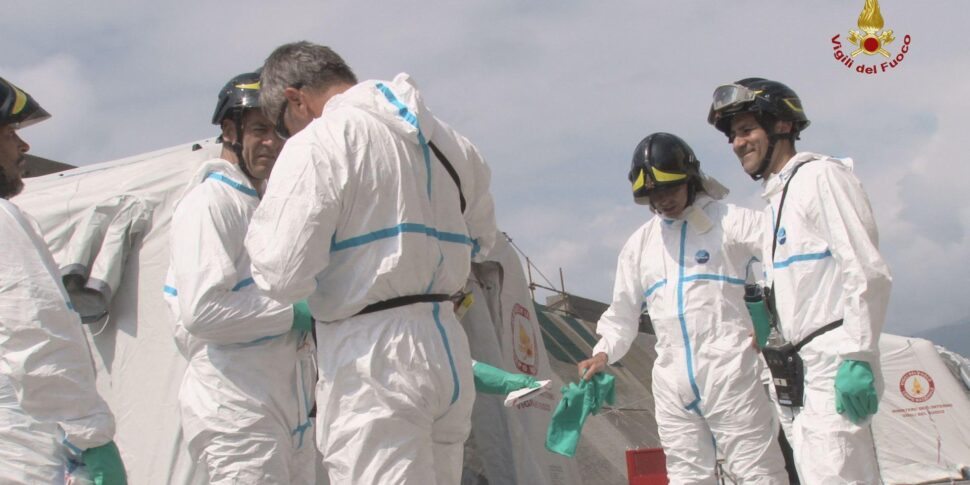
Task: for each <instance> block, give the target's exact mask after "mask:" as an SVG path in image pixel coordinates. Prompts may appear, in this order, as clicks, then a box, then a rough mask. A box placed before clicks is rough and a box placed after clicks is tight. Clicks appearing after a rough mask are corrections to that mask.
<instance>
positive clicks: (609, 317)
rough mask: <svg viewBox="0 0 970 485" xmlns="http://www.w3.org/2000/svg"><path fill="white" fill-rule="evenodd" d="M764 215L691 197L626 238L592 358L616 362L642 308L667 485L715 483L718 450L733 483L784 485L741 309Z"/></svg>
mask: <svg viewBox="0 0 970 485" xmlns="http://www.w3.org/2000/svg"><path fill="white" fill-rule="evenodd" d="M764 228H765V225H764V218H763V217H762V215H761V214H760V213H758V212H756V211H752V210H748V209H744V208H740V207H736V206H733V205H730V204H724V203H721V202H718V201H714V200H712V199H711V198H710V197H708V196H706V195H703V194H699V195H698V196H697V198H696V200H695V202H694V204H693V205H691V206H688V207H687V209H685V211H684V214H683V216H682V218H681V219H665V218H663V217H659V216H658V217H654V218H652V219H651V220H649V221H648V222H647V223H646V224H644V225H643V226H641V227H640V229H638V230H637V231H636V232H635V233H633V235H632V236H631V237H630V239H629V240H627V242H626V244H625V245H624V246H623V250H622V251H621V252H620V257H619V259H618V262H617V268H616V282H615V286H614V289H613V302H612V303H611V304H610V307H609V309H607V310H606V312H605V313H604V314H603V316H602V317H600V320H599V322H598V323H597V327H596V332H597V333H598V334H599V335H600V336H601V339H600V341H599V342H598V343H597V344H596V346H595V347H594V349H593V355H596V354H597V353H599V352H605V353H606V354H607V356H608V357H609V362H610V363H615V362H617V361H619V360H620V359H621V358H622V357H623V356H624V355H625V354H626V353H627V351H628V350H629V349H630V345H632V343H633V340H634V338H636V335H637V330H638V326H639V317H640V313H641V310H642V309H643V307H644V306H645V307H646V308H647V310H648V311H649V313H650V318H651V320H652V322H653V328H654V330H655V332H656V334H657V344H656V351H657V360H656V361H655V362H654V367H653V384H652V388H653V397H654V402H655V403H656V418H657V425H658V427H659V433H660V441H661V444H662V445H663V448H664V452H665V453H666V455H667V475H668V478H669V479H670V483H671V484H687V483H714V480H715V478H714V477H715V475H714V470H715V465H716V460H717V458H718V457H717V450H722V451H723V453H724V455H725V456H724V458H725V459H726V462H727V471H728V472H729V473H730V474H731V475H732V476H734V477H736V478H737V479H739V480H740V482H739V483H746V484H750V483H758V484H769V483H770V484H777V483H788V478H787V475H786V473H785V469H784V460H783V458H782V455H781V451H780V449H779V447H778V443H777V440H776V439H775V438H776V429H777V428H776V426H777V425H776V424H775V423H774V420H773V419H774V416H773V414H774V412H773V409H772V406H771V401H770V400H769V397H768V394H767V393H766V392H765V389H764V387H763V386H762V383H761V379H760V369H761V362H760V360H761V359H760V355H759V353H758V351H757V350H755V349H754V348H753V347H752V346H751V334H752V324H751V317H750V316H749V314H748V313H747V309H746V307H745V305H744V284H745V281H746V279H747V273H748V269H749V266H750V263H751V262H752V260H754V259H760V256H761V241H762V238H763V236H762V234H763V232H764Z"/></svg>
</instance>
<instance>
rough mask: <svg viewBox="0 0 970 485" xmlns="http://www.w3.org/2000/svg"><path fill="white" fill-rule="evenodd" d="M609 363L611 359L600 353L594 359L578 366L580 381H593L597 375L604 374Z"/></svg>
mask: <svg viewBox="0 0 970 485" xmlns="http://www.w3.org/2000/svg"><path fill="white" fill-rule="evenodd" d="M608 361H609V358H608V357H607V356H606V353H605V352H600V353H598V354H596V355H594V356H593V357H592V358H589V359H586V360H584V361H582V362H580V363H579V364H577V367H578V368H579V378H580V380H586V381H588V380H590V379H592V378H593V376H594V375H596V373H598V372H603V369H605V368H606V364H607V363H608Z"/></svg>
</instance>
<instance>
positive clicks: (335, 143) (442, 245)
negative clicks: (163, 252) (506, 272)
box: [246, 74, 496, 485]
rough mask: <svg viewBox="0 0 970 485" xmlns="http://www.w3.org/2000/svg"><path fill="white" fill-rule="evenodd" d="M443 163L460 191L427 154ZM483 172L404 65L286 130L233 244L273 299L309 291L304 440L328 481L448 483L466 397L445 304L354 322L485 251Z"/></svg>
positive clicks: (461, 350) (445, 277) (460, 349)
mask: <svg viewBox="0 0 970 485" xmlns="http://www.w3.org/2000/svg"><path fill="white" fill-rule="evenodd" d="M429 141H430V142H433V143H434V144H435V145H436V146H437V147H438V148H439V149H440V150H441V152H443V153H444V155H445V156H446V157H447V158H448V160H449V161H450V162H451V164H452V165H453V166H454V169H455V171H456V172H457V175H458V177H459V180H460V182H461V190H462V192H463V193H464V197H465V200H466V201H467V207H466V209H465V212H464V214H462V212H461V208H460V204H459V192H458V186H457V184H456V183H455V181H454V180H453V179H452V178H451V177H450V176H449V175H448V173H447V171H446V170H445V168H444V167H443V164H442V163H441V162H440V161H439V160H438V159H437V157H436V156H435V155H434V154H433V153H432V151H431V150H430V148H429V146H428V142H429ZM489 179H490V172H489V169H488V166H487V165H486V164H485V162H484V161H483V160H482V158H481V156H480V155H479V153H478V151H477V149H476V148H475V147H474V146H473V145H472V144H471V143H470V142H469V141H468V140H467V139H465V138H464V137H462V136H461V135H459V134H458V133H456V132H455V131H454V130H452V129H451V128H450V127H448V126H447V125H445V124H444V123H442V122H441V121H439V120H438V119H436V118H435V117H434V116H433V115H432V114H431V112H430V111H429V110H428V108H427V107H426V106H425V105H424V102H423V101H422V98H421V96H420V94H419V93H418V90H417V88H416V87H415V85H414V84H413V83H412V81H411V80H410V78H409V77H408V76H407V75H406V74H401V75H398V76H397V77H396V78H395V79H394V81H391V82H381V81H365V82H362V83H360V84H357V85H356V86H354V87H352V88H351V89H349V90H347V91H346V92H344V93H342V94H340V95H338V96H335V97H333V98H331V99H330V101H329V102H328V103H327V105H326V106H325V108H324V111H323V115H322V116H321V117H320V118H317V119H315V120H314V121H313V122H312V123H310V124H309V125H308V126H307V127H306V128H305V129H304V130H302V131H300V132H299V133H297V134H296V135H294V136H293V137H292V138H290V139H289V140H287V142H286V145H285V146H284V147H283V151H282V152H281V153H280V156H279V159H278V161H277V163H276V166H275V168H274V171H273V176H272V178H271V179H270V182H269V186H268V187H267V191H266V194H265V196H264V197H263V201H262V203H261V204H260V206H259V209H257V210H256V214H255V216H254V217H253V222H252V224H251V225H250V230H249V234H248V235H247V236H246V248H247V249H248V250H249V254H250V256H251V257H252V260H253V278H254V279H255V280H256V284H257V285H258V286H259V287H260V288H262V289H263V290H265V291H267V292H268V293H269V294H270V295H271V296H273V297H274V298H276V299H278V300H280V301H284V302H292V301H296V300H299V299H301V298H305V297H307V296H309V299H308V302H309V306H310V309H311V311H312V313H313V315H314V317H315V318H316V320H318V321H322V322H325V323H320V324H318V325H317V332H318V333H317V335H318V341H319V342H320V347H319V367H320V369H319V375H320V380H319V382H318V384H317V403H318V405H319V414H318V422H317V441H318V445H319V448H320V451H321V452H322V453H323V455H324V463H325V465H326V467H327V469H328V472H329V474H330V479H331V481H332V482H333V483H339V484H375V485H377V484H389V483H393V484H398V485H400V484H417V485H434V484H439V485H445V484H447V485H450V484H456V483H458V482H459V480H460V476H461V467H462V444H463V443H464V441H465V439H466V438H467V437H468V433H469V430H470V427H471V424H470V418H471V410H472V404H473V401H474V394H475V389H474V384H473V380H472V368H471V365H472V362H471V357H470V355H469V350H468V342H467V338H466V336H465V333H464V331H463V330H462V328H461V326H460V325H459V324H458V322H457V321H456V319H455V315H454V311H453V306H452V303H451V302H443V303H438V302H433V303H428V302H424V303H415V304H411V305H406V306H400V307H396V308H392V309H388V310H384V311H377V312H373V313H367V314H363V315H357V316H355V315H356V314H357V313H358V312H359V311H361V309H363V308H364V307H365V306H366V305H369V304H373V303H376V302H380V301H385V300H388V299H392V298H395V297H402V296H412V295H424V294H452V293H454V292H456V291H458V290H460V289H461V288H462V287H463V286H464V285H465V282H466V280H467V278H468V274H469V271H470V263H471V261H472V259H473V258H475V259H476V260H480V259H481V258H482V257H483V256H484V255H485V254H486V253H487V252H488V250H489V249H490V248H491V246H492V244H493V242H494V238H495V233H496V227H495V216H494V209H493V203H492V198H491V195H490V194H489V191H488V188H489Z"/></svg>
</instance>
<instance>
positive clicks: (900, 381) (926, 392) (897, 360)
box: [872, 334, 970, 484]
mask: <svg viewBox="0 0 970 485" xmlns="http://www.w3.org/2000/svg"><path fill="white" fill-rule="evenodd" d="M879 347H880V352H881V354H882V356H881V362H882V373H883V380H884V382H885V389H886V391H885V393H884V394H883V397H882V401H880V402H879V412H878V413H877V414H876V415H875V417H874V418H873V421H872V431H873V436H874V438H875V441H876V455H877V458H878V461H879V468H880V470H881V472H882V478H883V481H885V482H886V483H887V484H894V483H899V484H903V483H932V482H935V481H949V480H951V479H960V478H963V473H962V470H964V469H967V468H968V467H970V398H968V397H967V395H966V394H965V393H964V392H963V389H964V386H963V383H962V382H960V381H959V380H958V379H956V378H955V377H954V376H953V374H951V373H950V370H949V369H948V368H947V366H946V364H945V363H944V361H943V359H942V358H941V357H940V354H939V353H937V350H936V349H935V348H934V347H933V344H932V343H931V342H929V341H928V340H923V339H918V338H906V337H900V336H897V335H887V334H883V335H882V338H881V339H880V342H879ZM968 471H970V470H968Z"/></svg>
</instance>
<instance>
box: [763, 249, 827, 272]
mask: <svg viewBox="0 0 970 485" xmlns="http://www.w3.org/2000/svg"><path fill="white" fill-rule="evenodd" d="M830 256H832V251H831V250H828V249H826V250H825V251H823V252H821V253H808V254H796V255H794V256H791V257H789V258H788V259H785V260H784V261H778V262H776V263H774V264H772V267H774V268H775V269H783V268H787V267H789V266H791V264H792V263H797V262H799V261H816V260H819V259H825V258H828V257H830Z"/></svg>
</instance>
